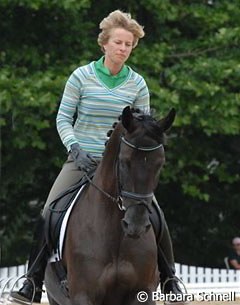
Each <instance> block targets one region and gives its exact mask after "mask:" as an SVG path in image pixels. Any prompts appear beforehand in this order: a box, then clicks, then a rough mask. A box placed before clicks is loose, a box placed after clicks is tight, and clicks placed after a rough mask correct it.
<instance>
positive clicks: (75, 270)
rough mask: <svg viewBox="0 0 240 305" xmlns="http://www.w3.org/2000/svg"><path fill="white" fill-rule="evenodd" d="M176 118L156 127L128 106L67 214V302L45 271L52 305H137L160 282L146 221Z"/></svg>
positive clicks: (49, 272)
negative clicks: (78, 199)
mask: <svg viewBox="0 0 240 305" xmlns="http://www.w3.org/2000/svg"><path fill="white" fill-rule="evenodd" d="M174 118H175V111H174V110H171V111H170V112H169V114H168V115H167V116H166V117H165V118H163V119H161V120H160V121H157V120H156V119H154V118H153V117H152V116H151V115H148V114H143V113H138V112H134V111H131V109H130V107H126V108H125V109H124V110H123V112H122V117H121V120H120V122H119V123H118V124H117V125H116V127H115V129H114V130H113V132H112V135H111V137H110V139H109V142H108V144H107V146H106V149H105V152H104V156H103V159H102V161H101V162H100V164H99V166H98V168H97V170H96V173H95V176H94V178H93V181H92V183H90V184H89V185H88V186H87V188H86V189H85V191H84V193H83V194H82V197H81V202H80V204H76V205H75V207H74V208H73V211H72V213H71V216H70V219H69V225H68V228H67V232H66V239H65V246H64V258H63V264H64V267H65V268H66V270H67V281H68V289H69V297H67V296H65V295H64V293H63V290H62V289H61V287H60V282H59V279H58V277H57V276H56V274H55V272H54V268H53V265H52V264H51V263H49V264H48V266H47V270H46V274H45V285H46V288H47V292H48V295H49V301H50V304H51V305H60V304H61V305H70V304H71V305H113V304H114V305H135V304H141V302H140V301H139V300H138V298H137V295H138V293H139V292H140V291H144V292H145V293H146V294H147V295H148V300H147V301H146V302H145V304H147V305H149V304H155V302H154V301H152V300H151V292H152V291H155V290H156V288H157V286H158V282H159V273H158V266H157V244H156V237H155V235H154V232H153V229H152V226H151V223H150V218H149V215H150V213H151V210H152V199H153V191H154V189H155V188H156V186H157V184H158V179H159V174H160V170H161V167H162V165H163V164H164V161H165V154H164V148H163V134H164V132H165V131H166V130H167V129H169V128H170V126H171V125H172V123H173V121H174Z"/></svg>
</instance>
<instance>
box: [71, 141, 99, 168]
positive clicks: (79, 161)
mask: <svg viewBox="0 0 240 305" xmlns="http://www.w3.org/2000/svg"><path fill="white" fill-rule="evenodd" d="M71 155H72V157H73V160H74V162H75V164H76V166H77V168H79V169H81V170H82V171H84V172H89V171H90V170H91V169H92V168H94V167H96V165H97V162H96V160H95V159H94V158H93V157H92V156H91V154H90V153H87V152H86V151H84V150H82V149H81V148H80V145H79V144H78V143H74V144H72V145H71Z"/></svg>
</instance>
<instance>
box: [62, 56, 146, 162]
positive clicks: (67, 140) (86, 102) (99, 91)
mask: <svg viewBox="0 0 240 305" xmlns="http://www.w3.org/2000/svg"><path fill="white" fill-rule="evenodd" d="M125 69H126V66H125ZM128 70H129V73H128V75H127V76H126V78H125V79H124V81H123V82H122V83H121V84H120V85H118V86H116V87H114V88H109V87H108V86H107V84H106V82H105V83H104V81H103V80H102V79H101V78H100V77H99V73H97V71H96V62H91V63H90V64H88V65H86V66H82V67H79V68H77V69H76V70H75V71H74V72H73V73H72V74H71V76H70V77H69V79H68V81H67V83H66V86H65V89H64V93H63V97H62V100H61V103H60V106H59V110H58V114H57V130H58V133H59V135H60V138H61V140H62V142H63V144H64V145H65V146H66V148H67V150H68V151H70V146H71V145H72V144H73V143H79V144H80V147H81V148H82V149H83V150H85V151H87V152H90V153H91V154H92V155H93V156H95V157H101V156H102V153H103V151H104V149H105V145H104V144H105V142H106V140H107V132H108V130H109V129H111V128H112V124H113V123H114V122H116V121H117V120H118V117H119V115H120V114H121V113H122V110H123V109H124V107H126V106H131V107H136V108H140V109H141V110H143V111H149V91H148V87H147V85H146V82H145V80H144V79H143V77H142V76H140V75H139V74H138V73H136V72H135V71H133V70H132V69H131V68H130V67H128ZM113 77H114V76H113ZM115 77H116V76H115ZM76 111H77V119H76V121H75V123H74V126H73V118H74V114H75V112H76Z"/></svg>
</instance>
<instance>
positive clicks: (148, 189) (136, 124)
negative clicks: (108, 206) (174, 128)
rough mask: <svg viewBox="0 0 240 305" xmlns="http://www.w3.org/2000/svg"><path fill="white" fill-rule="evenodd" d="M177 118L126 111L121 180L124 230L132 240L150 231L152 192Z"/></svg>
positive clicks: (128, 109)
mask: <svg viewBox="0 0 240 305" xmlns="http://www.w3.org/2000/svg"><path fill="white" fill-rule="evenodd" d="M174 118H175V110H174V109H172V110H171V111H170V112H169V114H168V115H167V116H166V117H165V118H163V119H161V120H160V121H157V120H156V119H154V118H153V117H152V116H150V115H147V114H143V113H138V112H134V111H131V109H130V107H126V108H125V109H124V110H123V113H122V118H121V122H122V125H123V127H124V129H123V130H124V131H123V134H122V137H121V144H120V148H119V156H118V179H119V192H120V195H121V198H122V208H123V210H125V215H124V218H123V219H122V228H123V230H124V233H125V234H126V235H127V236H129V237H133V238H138V237H140V235H141V234H143V233H145V232H147V231H148V230H149V229H150V227H151V223H150V219H149V213H151V206H152V199H153V191H154V189H155V188H156V186H157V184H158V177H159V174H160V170H161V167H162V166H163V164H164V162H165V154H164V147H163V138H164V132H165V131H166V130H168V129H169V128H170V127H171V125H172V123H173V121H174Z"/></svg>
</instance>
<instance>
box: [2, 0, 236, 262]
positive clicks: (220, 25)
mask: <svg viewBox="0 0 240 305" xmlns="http://www.w3.org/2000/svg"><path fill="white" fill-rule="evenodd" d="M117 8H120V9H123V10H126V11H130V12H131V13H132V14H133V16H134V17H136V18H137V19H138V20H139V22H140V23H141V24H143V25H144V26H145V31H146V37H145V38H144V40H143V41H141V42H140V46H139V47H138V48H137V49H136V50H134V52H133V55H132V57H131V59H130V61H129V65H131V66H132V67H133V68H134V69H135V70H137V71H138V72H139V73H141V74H142V75H144V77H145V78H146V81H147V83H148V85H149V89H150V93H151V103H152V105H153V106H154V108H155V109H156V110H157V114H158V115H159V116H162V115H163V114H165V113H166V112H167V111H168V110H169V109H170V108H171V107H175V108H176V110H177V119H176V122H175V126H174V128H173V129H172V131H171V133H170V135H169V140H168V145H167V147H166V156H167V162H166V166H165V168H164V170H163V172H162V175H161V177H160V185H159V188H158V189H157V197H158V199H159V201H160V202H161V205H162V207H163V209H164V211H165V214H166V218H167V220H168V222H169V227H170V231H171V233H172V236H173V240H174V245H175V252H176V260H177V261H179V262H185V263H188V264H190V263H191V264H199V265H212V266H221V264H222V259H223V257H224V256H225V255H226V254H227V251H228V243H229V242H230V239H231V238H232V237H233V236H234V235H235V234H239V224H238V223H239V220H238V215H239V212H240V205H239V202H238V201H239V199H238V198H239V170H240V162H239V151H240V140H239V131H240V124H239V106H240V92H239V76H240V63H239V58H240V51H239V47H238V46H239V42H240V41H239V40H240V27H239V15H240V7H239V3H238V1H237V0H232V1H227V0H221V1H220V0H213V1H207V0H195V1H194V0H192V1H190V0H185V1H170V0H147V1H145V0H140V1H138V2H136V1H132V0H130V1H122V2H121V5H119V1H115V0H113V1H108V0H103V1H101V10H99V3H98V1H96V0H65V1H64V0H61V1H55V0H51V1H44V0H31V1H30V0H24V1H23V0H21V1H20V0H15V1H9V0H2V1H1V2H0V17H1V23H0V32H1V36H0V40H1V41H0V65H1V73H0V103H1V118H0V124H1V125H0V126H1V140H2V143H1V147H2V159H1V194H0V199H1V218H0V224H1V227H2V228H3V229H1V231H0V234H1V247H2V250H3V254H4V253H5V255H3V264H13V263H19V262H22V261H23V260H25V259H26V255H27V252H28V248H29V245H30V239H31V231H32V226H33V225H34V221H35V218H36V215H37V214H38V213H39V211H40V207H41V206H42V205H43V203H44V200H45V199H46V196H47V193H48V191H49V189H50V186H51V184H52V182H53V181H54V179H55V176H56V175H57V173H58V171H59V168H60V167H61V164H62V162H63V161H64V159H65V158H66V155H65V149H64V147H63V145H62V144H61V142H60V140H59V137H58V135H57V132H56V128H55V116H56V111H57V108H58V104H59V100H60V98H61V94H62V91H63V88H64V84H65V81H66V79H67V77H68V75H69V74H70V73H71V71H72V70H73V69H75V68H76V67H77V66H79V65H83V64H85V63H87V62H89V61H91V60H95V59H96V58H98V57H99V56H100V55H101V52H100V50H99V48H98V46H97V43H96V37H97V34H98V23H99V22H100V21H101V19H102V18H103V17H105V16H106V15H107V14H108V13H109V12H110V11H112V10H114V9H117ZM16 249H18V250H17V254H16Z"/></svg>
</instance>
